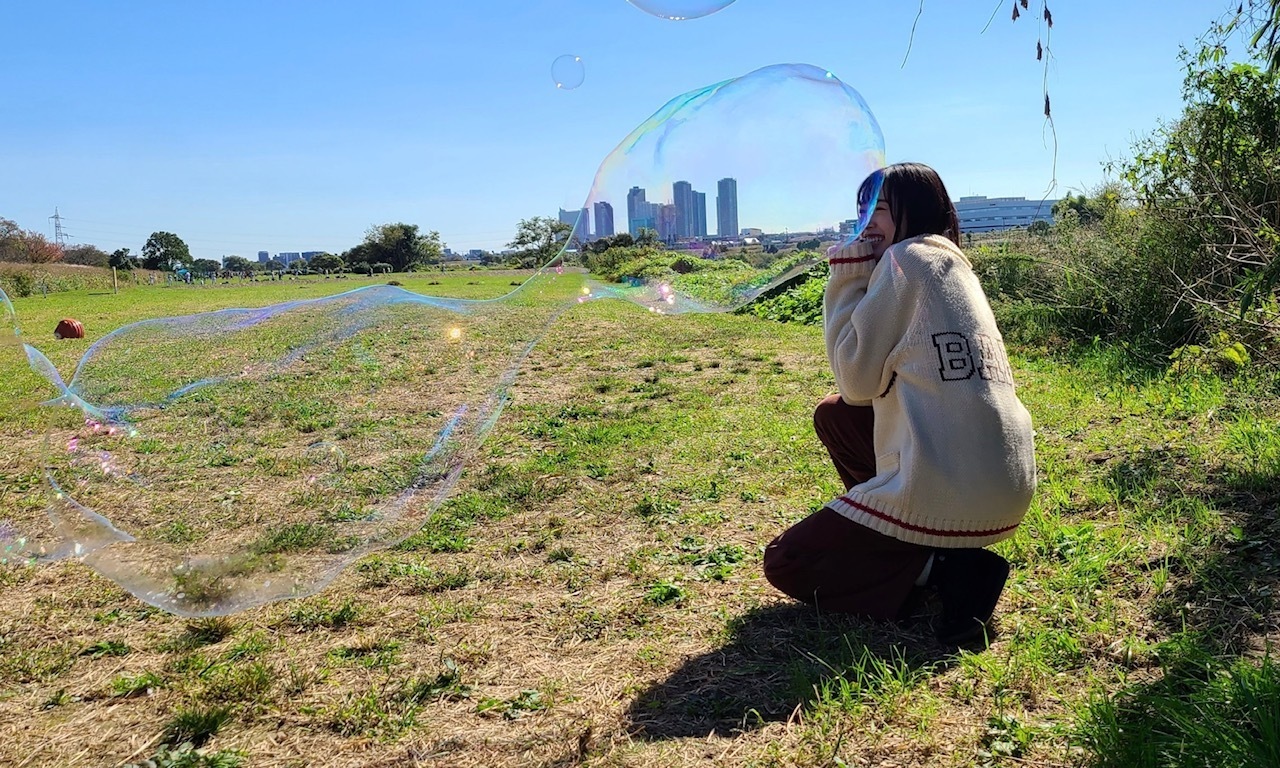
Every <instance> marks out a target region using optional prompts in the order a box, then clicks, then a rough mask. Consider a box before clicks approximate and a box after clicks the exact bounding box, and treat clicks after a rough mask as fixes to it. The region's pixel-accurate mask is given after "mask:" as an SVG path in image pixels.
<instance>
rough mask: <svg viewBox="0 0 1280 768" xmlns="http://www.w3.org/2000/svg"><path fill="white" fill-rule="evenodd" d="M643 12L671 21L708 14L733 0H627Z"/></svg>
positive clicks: (696, 17)
mask: <svg viewBox="0 0 1280 768" xmlns="http://www.w3.org/2000/svg"><path fill="white" fill-rule="evenodd" d="M627 2H629V3H631V4H632V5H634V6H635V7H637V8H639V9H640V10H642V11H644V12H645V13H648V14H651V15H653V16H657V17H659V18H662V19H670V20H672V21H685V20H687V19H698V18H702V17H703V16H709V15H711V14H713V13H715V12H716V11H719V10H723V9H724V8H727V7H729V6H730V5H733V3H734V0H627Z"/></svg>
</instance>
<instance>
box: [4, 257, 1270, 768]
mask: <svg viewBox="0 0 1280 768" xmlns="http://www.w3.org/2000/svg"><path fill="white" fill-rule="evenodd" d="M396 279H398V280H400V281H402V282H404V283H405V287H406V288H408V289H410V290H416V291H421V292H425V293H439V294H445V295H453V296H467V297H492V296H497V295H501V294H503V293H506V292H507V291H509V290H510V289H511V287H512V284H513V283H517V282H519V281H520V280H522V279H524V275H520V274H511V273H498V274H495V273H482V272H477V273H451V274H448V275H421V276H409V277H403V276H396ZM370 282H385V278H384V279H383V280H380V281H369V280H363V279H361V280H354V279H353V280H345V281H332V280H330V281H325V280H313V281H310V282H284V283H265V284H256V285H245V286H234V285H233V286H204V287H199V286H181V287H177V286H175V287H163V286H157V287H146V286H142V287H130V288H128V289H127V290H122V291H121V293H120V294H119V295H112V294H109V293H103V292H97V293H93V292H72V293H59V294H50V295H49V296H48V298H39V297H33V298H28V299H21V300H16V301H15V302H14V304H15V308H16V311H17V313H18V318H19V322H20V323H21V324H22V327H23V331H24V336H25V337H26V338H27V339H28V340H29V341H31V342H32V343H34V344H35V345H36V346H37V347H39V348H40V349H41V350H42V351H45V352H46V353H48V355H49V358H50V359H51V361H52V362H53V363H54V364H55V365H56V366H57V367H58V369H59V370H60V371H62V372H63V374H64V376H65V375H69V372H70V371H71V370H72V369H73V368H74V366H75V362H76V360H77V359H78V358H79V357H80V355H81V354H83V352H84V351H85V350H86V349H87V348H88V346H89V345H90V344H91V343H92V342H93V341H94V340H96V339H99V338H101V337H102V336H103V335H104V334H106V333H108V332H109V331H111V330H113V329H115V328H117V327H119V326H121V325H124V324H126V323H128V322H132V321H135V320H140V319H145V318H151V317H163V316H171V315H178V314H183V313H188V312H194V311H198V310H205V309H215V308H222V307H248V306H263V305H267V304H271V303H274V302H280V301H285V300H291V299H295V298H302V297H315V296H322V295H326V294H328V293H334V292H337V291H340V290H346V289H349V288H354V287H357V286H359V285H364V284H369V283H370ZM433 283H435V284H433ZM64 316H72V317H76V318H78V319H80V320H81V321H83V322H84V325H85V328H86V330H87V336H88V338H86V339H84V340H67V341H59V342H55V341H54V340H53V339H52V329H53V327H54V324H56V322H57V320H58V319H59V318H61V317H64ZM0 353H2V354H3V355H4V359H0V440H3V444H4V446H5V450H4V451H3V452H0V519H4V518H16V519H22V516H23V515H34V514H36V513H39V512H40V510H42V509H43V508H44V505H45V504H46V501H47V499H46V493H45V489H44V487H43V481H42V476H41V462H42V459H41V456H42V451H43V446H44V427H43V426H41V424H42V419H41V418H40V416H39V411H38V409H37V408H36V406H35V405H34V404H35V403H36V402H38V401H39V400H41V399H45V398H48V397H51V396H53V395H55V394H56V392H53V391H52V390H51V389H50V388H49V387H48V385H47V384H44V383H43V382H42V380H41V379H39V377H37V376H36V375H34V374H32V373H31V372H30V371H29V370H28V369H27V367H26V363H25V361H24V360H22V359H20V357H19V355H18V354H17V353H16V351H14V350H12V349H0ZM1011 353H1012V355H1011V356H1012V361H1013V365H1014V369H1015V373H1016V376H1017V379H1018V382H1019V387H1020V394H1021V396H1022V398H1023V400H1024V402H1025V403H1026V405H1027V407H1028V409H1029V410H1030V412H1031V414H1032V416H1033V418H1034V419H1035V422H1036V430H1037V451H1038V456H1037V460H1038V467H1039V477H1040V487H1039V491H1038V493H1037V495H1036V500H1035V503H1034V505H1033V507H1032V509H1031V512H1030V514H1029V515H1028V517H1027V520H1026V522H1025V523H1024V525H1023V526H1022V527H1021V529H1020V530H1019V533H1018V535H1017V536H1016V537H1015V538H1014V539H1012V540H1010V541H1007V542H1003V543H1002V544H1001V545H999V546H998V550H999V551H1000V552H1001V553H1002V554H1004V555H1005V556H1006V557H1008V558H1009V559H1010V561H1011V562H1012V563H1013V566H1014V569H1013V574H1012V576H1011V578H1010V582H1009V586H1008V588H1007V589H1006V591H1005V594H1004V597H1003V598H1002V600H1001V603H1000V607H999V609H998V614H997V615H998V635H997V636H996V637H995V639H994V641H993V643H992V645H991V647H990V648H989V649H988V650H986V651H983V652H980V653H971V652H967V651H966V652H960V653H950V652H948V651H946V650H945V649H941V648H938V647H936V646H935V645H934V643H933V641H932V632H931V628H930V623H931V621H932V620H933V618H934V617H935V614H936V606H935V605H926V606H925V607H924V608H923V609H922V611H921V613H920V615H919V616H917V617H916V618H914V619H913V620H911V621H907V622H904V623H902V624H879V623H872V622H866V621H860V620H856V619H851V618H847V617H840V616H833V615H820V614H818V613H816V612H815V611H813V610H812V609H809V608H805V607H802V606H798V605H796V604H794V603H792V602H790V601H788V600H786V599H784V598H782V597H781V596H779V595H778V594H776V593H775V592H774V591H773V590H772V589H771V587H770V586H769V585H768V584H767V583H766V582H765V581H764V579H763V577H762V576H761V574H760V569H759V565H760V558H761V551H762V549H763V547H764V545H765V544H766V543H767V542H768V540H769V539H771V538H772V537H773V536H774V535H776V534H777V533H778V532H780V531H781V530H782V529H783V528H784V527H785V526H786V525H788V524H789V523H790V522H793V521H795V520H797V519H799V518H800V517H802V516H803V515H805V514H807V513H809V512H810V511H813V510H815V509H817V508H818V507H819V506H821V505H822V504H823V503H824V502H825V501H827V500H828V499H829V498H830V497H831V496H832V495H833V494H834V493H835V492H836V490H837V482H838V480H837V478H836V476H835V472H834V470H833V469H832V468H831V467H830V466H829V461H828V459H827V457H826V456H825V453H824V452H823V449H822V447H821V445H820V444H819V443H818V442H817V439H816V437H815V436H814V434H813V429H812V425H811V421H810V416H811V413H812V407H813V405H814V404H815V403H816V402H817V400H819V399H820V398H821V397H822V396H824V395H826V394H827V393H828V392H829V391H830V390H831V388H832V382H831V380H830V373H829V371H828V369H827V366H826V361H825V357H824V353H823V346H822V339H821V335H820V332H819V331H818V330H817V329H815V328H812V327H803V326H793V325H784V324H777V323H772V322H768V321H763V320H759V319H756V318H752V317H746V316H737V315H687V316H680V317H662V316H657V315H654V314H651V313H648V312H644V311H643V310H640V309H638V308H637V307H635V306H632V305H629V304H625V303H622V302H617V301H599V302H588V303H585V304H582V305H579V306H575V307H573V308H572V309H570V310H569V311H568V312H566V313H565V314H564V315H563V316H561V317H560V318H559V319H558V320H556V321H555V323H554V324H553V325H552V326H551V328H550V330H549V332H548V333H547V334H546V335H545V337H544V338H542V339H541V341H540V343H539V344H538V345H537V346H536V347H534V349H533V351H532V352H531V353H530V354H529V356H528V358H527V359H526V360H524V362H523V365H522V366H521V368H520V372H519V375H518V376H517V377H516V379H515V383H514V385H513V386H512V388H511V390H510V395H511V402H510V404H509V405H508V406H507V408H506V410H505V411H504V412H503V413H502V415H501V417H500V418H499V420H498V421H497V423H496V425H495V426H494V427H493V429H492V430H491V431H490V432H489V433H488V436H487V440H486V441H485V442H484V443H483V445H482V447H481V448H480V449H479V455H478V456H476V457H475V459H474V460H473V461H471V462H470V464H469V465H468V467H467V469H466V470H465V471H464V473H463V475H462V477H461V480H460V481H459V483H458V485H457V488H456V489H455V491H454V493H453V494H452V496H451V497H450V499H449V500H448V501H447V502H446V503H445V504H444V505H442V506H441V507H440V508H439V509H438V510H437V511H436V513H435V514H434V516H433V517H432V518H431V519H430V520H429V521H428V522H427V523H426V525H425V526H423V527H422V529H421V530H420V531H419V532H417V533H416V534H414V535H413V536H412V537H410V538H409V539H407V540H406V541H404V542H403V543H402V544H400V545H399V546H397V547H395V548H393V549H391V550H388V551H384V552H379V553H375V554H371V555H368V556H366V557H364V558H362V559H360V560H359V561H358V562H356V563H355V564H354V565H352V567H350V568H348V569H346V570H345V571H344V572H343V573H342V574H341V575H340V576H339V577H338V578H337V579H336V581H334V583H333V584H331V585H330V586H329V587H328V588H326V589H324V590H323V591H322V592H320V593H319V594H317V595H314V596H311V597H307V598H304V599H300V600H291V601H284V602H278V603H273V604H270V605H267V606H263V607H259V608H254V609H251V610H249V611H245V612H242V613H237V614H234V615H231V616H227V617H215V618H203V619H184V618H180V617H176V616H173V615H170V614H168V613H165V612H162V611H159V610H156V609H154V608H151V607H149V606H147V605H146V604H144V603H142V602H139V601H138V600H136V599H134V598H133V597H131V596H130V595H129V594H128V593H126V592H125V591H124V590H122V589H120V588H119V587H117V586H115V585H114V584H113V583H112V582H110V581H108V580H106V579H104V578H102V577H100V576H98V575H96V574H95V573H94V572H93V571H92V570H90V569H89V568H88V567H86V566H85V565H83V564H81V563H77V562H74V561H63V562H60V563H57V564H53V565H44V566H34V567H32V566H21V565H9V566H0V594H3V596H4V598H5V599H4V600H3V601H0V764H3V765H15V766H21V765H32V766H35V765H75V766H81V765H83V766H101V765H121V764H130V763H141V762H142V761H143V760H146V759H151V760H152V763H153V764H156V765H189V766H198V765H223V766H230V765H246V766H260V765H261V766H308V765H335V766H366V765H367V766H393V765H395V766H399V765H433V766H436V765H438V766H493V765H540V766H569V765H599V766H606V765H607V766H623V765H634V766H658V765H672V766H685V765H694V764H717V765H752V766H774V765H777V766H783V765H806V766H808V765H815V766H817V765H821V766H841V765H867V766H871V765H883V766H889V765H895V766H926V765H927V766H935V765H937V766H988V765H990V766H1022V765H1032V766H1057V765H1064V766H1065V765H1100V766H1128V765H1151V766H1164V765H1170V766H1172V765H1188V766H1190V765H1198V766H1203V765H1215V766H1218V765H1221V766H1254V765H1259V766H1261V765H1280V669H1278V668H1277V667H1276V666H1275V665H1274V664H1273V663H1272V662H1271V661H1270V657H1269V652H1270V647H1271V643H1272V642H1274V641H1275V640H1276V639H1277V638H1278V637H1280V625H1278V623H1277V618H1276V613H1275V604H1274V594H1275V593H1276V591H1277V589H1280V583H1277V582H1280V576H1278V574H1280V569H1278V566H1280V548H1278V545H1277V542H1280V524H1277V522H1276V514H1275V510H1276V505H1277V503H1278V502H1280V483H1278V482H1277V478H1278V476H1280V427H1277V416H1278V415H1280V389H1277V385H1276V381H1275V380H1274V379H1272V378H1269V377H1267V376H1263V375H1261V374H1256V375H1239V376H1236V377H1234V378H1232V379H1231V380H1229V381H1224V380H1222V379H1220V378H1218V377H1216V376H1213V375H1211V374H1209V373H1198V374H1183V375H1178V376H1173V375H1164V374H1153V373H1143V372H1135V371H1133V370H1132V369H1130V368H1126V367H1125V366H1124V365H1122V364H1121V363H1120V362H1119V357H1118V355H1115V354H1113V353H1111V352H1110V351H1108V350H1106V349H1093V350H1086V351H1082V352H1081V351H1077V352H1074V353H1070V354H1068V353H1066V352H1064V351H1063V350H1061V349H1042V348H1015V349H1013V350H1011ZM401 397H402V400H401V401H400V402H398V403H396V404H392V403H380V402H371V403H369V404H368V409H369V410H370V411H371V412H372V413H375V414H376V413H380V412H382V411H384V410H385V411H387V412H395V413H400V412H403V402H404V401H403V397H404V395H403V393H402V395H401ZM435 397H436V393H434V392H432V391H430V389H429V388H424V389H422V390H421V391H417V392H412V393H411V394H410V395H409V400H408V402H409V403H411V404H412V403H413V402H421V403H422V407H423V408H424V409H430V408H431V407H432V405H431V404H432V402H434V400H433V398H435ZM414 398H417V399H416V400H415V399H414ZM393 405H394V406H395V407H394V408H393ZM183 744H187V745H189V746H187V747H186V748H182V747H181V745H183ZM162 745H168V746H166V747H162Z"/></svg>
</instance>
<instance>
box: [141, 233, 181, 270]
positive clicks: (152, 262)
mask: <svg viewBox="0 0 1280 768" xmlns="http://www.w3.org/2000/svg"><path fill="white" fill-rule="evenodd" d="M142 266H143V268H144V269H162V270H165V271H166V272H172V271H174V270H176V269H178V268H179V267H190V266H191V249H189V248H187V244H186V243H184V242H183V241H182V238H180V237H178V236H177V235H175V234H173V233H172V232H152V233H151V237H148V238H147V242H146V245H143V246H142Z"/></svg>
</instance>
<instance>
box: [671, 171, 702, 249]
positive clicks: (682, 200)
mask: <svg viewBox="0 0 1280 768" xmlns="http://www.w3.org/2000/svg"><path fill="white" fill-rule="evenodd" d="M693 195H694V192H693V185H692V184H690V183H689V182H687V181H677V182H676V183H675V184H672V185H671V199H672V201H673V202H674V203H675V206H676V213H677V219H676V227H675V230H676V231H675V236H676V237H689V236H691V235H692V234H693V229H694V225H695V223H696V214H694V212H693ZM663 239H664V240H665V239H666V238H663Z"/></svg>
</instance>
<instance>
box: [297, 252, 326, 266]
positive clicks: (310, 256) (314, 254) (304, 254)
mask: <svg viewBox="0 0 1280 768" xmlns="http://www.w3.org/2000/svg"><path fill="white" fill-rule="evenodd" d="M322 253H324V251H303V252H302V258H303V259H304V260H305V261H306V262H307V263H308V264H310V263H311V260H312V259H314V258H315V257H317V256H319V255H320V254H322Z"/></svg>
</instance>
